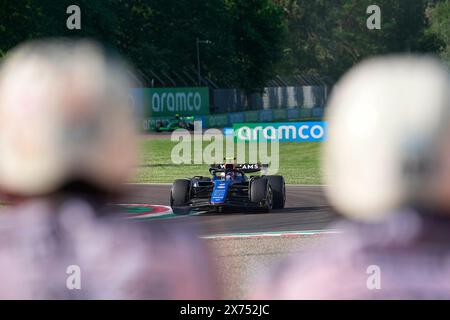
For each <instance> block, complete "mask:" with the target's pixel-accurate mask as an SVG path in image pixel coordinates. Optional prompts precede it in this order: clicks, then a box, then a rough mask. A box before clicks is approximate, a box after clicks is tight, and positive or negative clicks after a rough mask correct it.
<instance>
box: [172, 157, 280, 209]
mask: <svg viewBox="0 0 450 320" xmlns="http://www.w3.org/2000/svg"><path fill="white" fill-rule="evenodd" d="M262 168H267V166H262V165H261V164H234V163H225V164H217V165H211V166H210V168H209V172H210V173H211V175H212V177H203V176H195V177H193V178H191V179H178V180H175V182H174V183H173V185H172V189H171V192H170V206H171V207H172V210H173V212H174V213H176V214H177V213H178V214H181V213H187V212H189V211H190V210H191V209H195V210H205V211H216V212H222V211H223V209H227V208H247V209H250V208H253V209H257V210H259V211H263V212H269V211H270V210H272V209H282V208H284V204H285V202H286V187H285V183H284V178H283V177H282V176H266V175H260V176H250V177H248V176H247V175H246V174H248V173H255V172H260V171H261V169H262ZM186 209H187V210H186Z"/></svg>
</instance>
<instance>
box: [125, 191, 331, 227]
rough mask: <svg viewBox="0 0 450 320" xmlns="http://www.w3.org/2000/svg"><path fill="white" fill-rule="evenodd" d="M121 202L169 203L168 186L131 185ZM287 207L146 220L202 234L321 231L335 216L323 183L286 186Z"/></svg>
mask: <svg viewBox="0 0 450 320" xmlns="http://www.w3.org/2000/svg"><path fill="white" fill-rule="evenodd" d="M128 187H129V192H128V195H127V197H126V198H125V199H124V201H123V203H135V204H137V203H139V204H158V205H169V192H170V185H164V184H130V185H129V186H128ZM286 192H287V194H286V208H285V209H282V210H274V211H272V212H271V213H256V212H225V213H202V214H199V215H188V216H179V217H177V218H176V219H155V220H149V221H148V223H156V224H161V223H163V224H164V223H175V222H176V223H183V224H186V225H188V226H189V227H191V228H194V229H195V230H199V232H201V233H202V234H203V235H211V234H214V235H215V234H236V233H259V232H280V231H304V230H324V229H326V228H327V227H328V226H329V225H330V223H331V222H333V221H334V220H335V218H336V214H335V213H333V210H332V208H331V207H330V205H329V204H328V203H327V201H326V199H325V196H324V193H323V187H322V186H303V185H301V186H300V185H298V186H293V185H289V186H286Z"/></svg>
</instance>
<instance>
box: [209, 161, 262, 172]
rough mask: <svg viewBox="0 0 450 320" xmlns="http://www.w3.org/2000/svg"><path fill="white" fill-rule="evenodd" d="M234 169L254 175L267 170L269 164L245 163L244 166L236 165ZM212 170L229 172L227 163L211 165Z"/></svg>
mask: <svg viewBox="0 0 450 320" xmlns="http://www.w3.org/2000/svg"><path fill="white" fill-rule="evenodd" d="M230 165H231V164H230ZM234 167H235V169H236V170H238V171H242V172H244V173H254V172H259V171H261V170H265V169H267V168H268V167H269V166H268V165H267V164H261V163H243V164H235V165H234ZM210 169H212V170H215V171H225V170H227V164H225V163H219V164H211V165H210Z"/></svg>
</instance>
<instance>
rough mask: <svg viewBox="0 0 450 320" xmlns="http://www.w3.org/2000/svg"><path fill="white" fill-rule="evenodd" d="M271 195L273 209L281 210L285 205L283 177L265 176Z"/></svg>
mask: <svg viewBox="0 0 450 320" xmlns="http://www.w3.org/2000/svg"><path fill="white" fill-rule="evenodd" d="M265 178H266V179H267V180H269V184H270V187H271V188H272V193H273V208H274V209H283V208H284V206H285V203H286V184H285V182H284V178H283V176H266V177H265Z"/></svg>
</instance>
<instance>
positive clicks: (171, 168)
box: [134, 139, 321, 184]
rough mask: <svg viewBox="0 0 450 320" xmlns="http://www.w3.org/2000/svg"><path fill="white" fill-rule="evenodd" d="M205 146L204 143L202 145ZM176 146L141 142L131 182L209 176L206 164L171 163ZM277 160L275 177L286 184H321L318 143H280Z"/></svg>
mask: <svg viewBox="0 0 450 320" xmlns="http://www.w3.org/2000/svg"><path fill="white" fill-rule="evenodd" d="M208 143H209V142H204V146H205V145H207V144H208ZM176 144H177V142H171V141H170V139H155V140H143V141H141V144H140V154H141V166H140V167H139V168H138V169H137V172H136V175H135V179H134V182H141V183H142V182H146V183H148V182H152V183H166V182H169V183H171V182H173V181H174V180H175V179H179V178H185V177H191V176H194V175H204V176H207V175H209V172H208V165H207V164H203V165H196V164H183V165H175V164H173V163H172V161H171V152H172V148H173V147H174V146H175V145H176ZM192 149H193V147H192ZM192 151H193V150H192ZM247 153H248V152H247ZM279 157H280V170H279V172H278V174H281V175H283V176H284V177H285V179H286V183H289V184H320V183H321V169H320V163H319V157H320V143H306V142H305V143H293V142H292V143H291V142H289V143H280V153H279Z"/></svg>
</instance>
